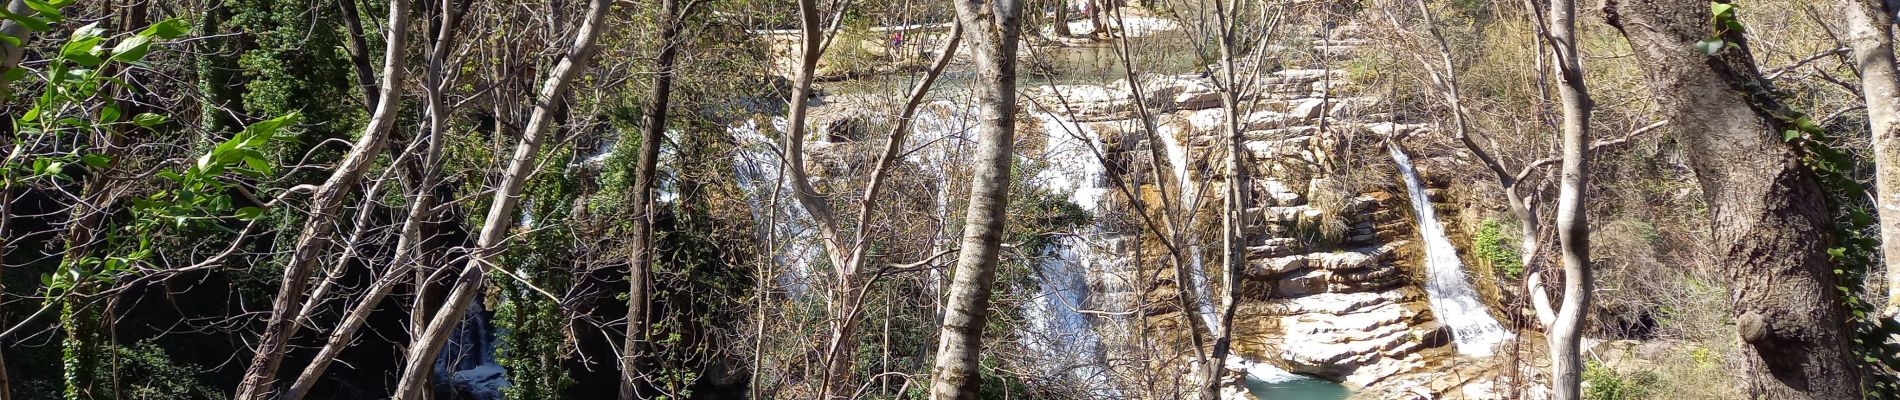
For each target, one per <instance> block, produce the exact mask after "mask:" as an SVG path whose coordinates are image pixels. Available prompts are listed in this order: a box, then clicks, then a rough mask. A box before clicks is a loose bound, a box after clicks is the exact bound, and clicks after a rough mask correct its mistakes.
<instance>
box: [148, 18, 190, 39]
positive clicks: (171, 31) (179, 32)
mask: <svg viewBox="0 0 1900 400" xmlns="http://www.w3.org/2000/svg"><path fill="white" fill-rule="evenodd" d="M190 31H191V26H189V25H185V22H184V21H180V20H178V19H177V18H170V19H166V20H164V21H158V23H156V24H152V26H149V27H146V28H145V30H143V31H139V34H140V35H145V36H156V37H158V38H160V39H177V38H180V37H184V36H185V33H186V32H190Z"/></svg>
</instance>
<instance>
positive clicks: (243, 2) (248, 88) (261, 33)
mask: <svg viewBox="0 0 1900 400" xmlns="http://www.w3.org/2000/svg"><path fill="white" fill-rule="evenodd" d="M227 4H228V7H230V8H231V13H232V14H231V20H230V23H229V28H228V30H229V31H230V32H238V33H241V34H242V35H243V36H242V38H243V39H244V40H245V41H246V42H248V44H249V45H248V46H244V48H246V49H248V50H246V51H245V52H244V53H243V54H241V55H239V56H238V60H237V66H238V68H239V69H240V70H241V71H243V74H242V76H241V77H239V78H240V79H239V80H240V82H226V85H231V86H236V85H242V87H243V88H244V92H243V100H242V101H243V107H244V109H245V110H246V111H248V112H251V113H254V114H255V115H286V114H291V113H299V114H303V115H304V116H305V119H306V120H308V121H312V122H316V123H314V124H308V125H294V126H288V127H286V128H287V129H289V131H288V132H287V133H288V134H290V135H291V136H292V137H295V138H296V142H297V143H301V144H302V145H300V146H284V147H282V148H280V149H278V150H277V151H275V152H274V154H273V157H274V158H275V159H277V160H279V161H280V163H283V164H290V163H294V162H297V161H298V160H299V159H300V158H302V157H304V156H305V153H308V152H310V150H311V149H313V148H315V147H313V146H316V145H317V144H318V143H321V142H323V141H324V140H328V139H347V138H349V137H350V134H351V133H352V131H353V128H354V127H356V126H359V125H358V124H356V121H357V120H359V119H360V118H361V115H362V114H363V110H362V103H361V102H358V101H355V100H356V99H359V98H361V97H358V96H354V95H352V92H353V91H354V89H353V88H355V87H356V85H355V84H353V83H352V82H353V81H352V80H351V78H350V76H351V73H350V68H352V67H351V66H350V63H349V59H350V58H349V55H348V54H345V52H344V50H343V48H344V44H343V34H342V32H341V28H340V25H341V23H340V22H337V21H338V18H337V16H336V13H337V12H338V10H337V7H334V6H333V4H330V3H325V2H321V1H316V0H233V1H230V2H228V3H227ZM373 11H374V10H363V12H364V13H369V15H374V14H373ZM371 42H375V41H371ZM365 50H366V51H369V52H371V53H372V54H375V53H376V51H375V49H365ZM313 99H323V101H312V100H313ZM333 151H335V150H325V152H333ZM321 155H324V154H322V153H321V152H320V153H319V154H316V156H321ZM309 173H311V174H315V173H316V171H311V172H309ZM297 179H298V180H314V179H317V178H315V176H314V175H311V176H304V177H298V178H297Z"/></svg>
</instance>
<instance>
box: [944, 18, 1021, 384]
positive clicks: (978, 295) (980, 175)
mask: <svg viewBox="0 0 1900 400" xmlns="http://www.w3.org/2000/svg"><path fill="white" fill-rule="evenodd" d="M956 7H957V24H959V25H962V26H963V32H964V34H966V35H969V40H970V44H971V51H972V52H973V53H972V54H971V55H972V56H971V58H972V59H973V60H974V61H975V63H976V69H977V76H978V78H977V81H978V82H981V84H979V85H978V86H977V90H976V92H977V103H978V108H979V110H980V115H981V116H982V121H981V122H980V123H979V124H978V125H977V129H976V139H977V150H976V158H975V160H974V161H975V164H974V165H975V168H974V171H973V172H972V174H973V176H972V177H971V181H970V205H969V208H968V209H967V210H966V214H965V216H964V221H965V225H964V228H963V239H962V244H961V245H960V246H961V248H959V249H958V255H957V265H956V269H955V270H954V272H953V273H954V274H955V275H954V278H953V281H952V283H951V285H950V300H949V307H948V310H947V311H946V312H945V313H944V320H943V329H942V330H941V331H940V333H939V334H938V342H937V362H936V369H935V374H934V377H933V382H932V383H931V398H933V399H938V400H951V399H958V400H961V399H975V398H977V395H978V394H980V393H981V390H980V389H981V385H982V383H983V381H982V379H981V378H979V374H980V371H979V368H980V366H979V365H978V362H979V360H981V358H982V353H981V352H982V346H983V326H984V325H985V322H986V321H987V320H988V318H989V311H990V294H991V291H992V288H991V285H992V284H993V283H994V282H995V280H996V262H997V257H998V255H999V252H1000V250H1001V249H1002V239H1003V238H1002V236H1003V227H1004V218H1005V216H1004V214H1005V211H1006V210H1005V209H1006V208H1007V206H1008V201H1009V199H1008V197H1009V183H1010V179H1009V173H1010V165H1011V161H1013V155H1012V154H1011V149H1012V148H1013V141H1014V137H1015V131H1016V49H1017V45H1018V44H1019V40H1018V39H1019V38H1020V36H1021V34H1022V32H1021V30H1022V2H1021V1H1020V0H994V1H987V2H986V1H981V0H959V1H957V2H956Z"/></svg>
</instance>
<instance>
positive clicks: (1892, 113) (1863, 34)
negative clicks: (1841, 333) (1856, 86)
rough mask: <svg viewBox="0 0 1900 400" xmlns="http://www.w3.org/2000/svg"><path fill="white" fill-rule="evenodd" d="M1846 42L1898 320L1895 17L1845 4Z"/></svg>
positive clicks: (1869, 5) (1877, 2)
mask: <svg viewBox="0 0 1900 400" xmlns="http://www.w3.org/2000/svg"><path fill="white" fill-rule="evenodd" d="M1847 3H1848V4H1846V5H1845V6H1846V7H1844V8H1846V11H1847V38H1846V39H1847V42H1848V45H1849V46H1850V47H1853V48H1854V64H1855V66H1856V67H1857V68H1858V69H1860V81H1861V84H1860V92H1861V96H1863V97H1864V98H1865V99H1866V101H1867V122H1868V125H1869V128H1870V130H1869V132H1872V136H1873V140H1874V182H1875V183H1874V188H1875V192H1876V193H1878V196H1877V197H1876V198H1877V200H1875V202H1874V203H1875V204H1874V206H1875V208H1877V209H1879V210H1880V250H1881V253H1882V255H1883V257H1882V260H1883V264H1884V265H1885V266H1886V269H1887V305H1886V307H1884V309H1883V310H1882V312H1881V315H1884V316H1886V317H1889V318H1892V317H1895V316H1900V283H1897V282H1900V72H1896V71H1895V67H1894V55H1893V15H1894V12H1895V10H1892V9H1889V8H1887V6H1886V4H1883V2H1882V1H1881V0H1847Z"/></svg>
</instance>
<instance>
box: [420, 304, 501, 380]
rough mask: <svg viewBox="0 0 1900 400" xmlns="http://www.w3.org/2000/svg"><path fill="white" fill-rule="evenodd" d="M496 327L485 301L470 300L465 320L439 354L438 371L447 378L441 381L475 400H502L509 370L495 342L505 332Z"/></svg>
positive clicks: (440, 376) (437, 360)
mask: <svg viewBox="0 0 1900 400" xmlns="http://www.w3.org/2000/svg"><path fill="white" fill-rule="evenodd" d="M493 327H494V324H493V323H491V322H490V321H489V318H488V310H486V309H484V307H482V302H481V301H480V300H477V301H474V302H471V303H469V305H468V313H467V314H466V316H464V317H462V323H461V324H460V326H457V327H456V328H455V332H454V333H453V335H452V336H450V337H449V342H448V344H447V346H445V348H444V349H443V351H442V353H441V354H440V355H438V356H437V357H436V360H435V372H436V374H438V377H439V378H444V379H438V380H437V381H438V382H442V384H443V385H447V386H448V387H449V388H450V389H451V390H453V391H455V392H457V393H458V394H461V395H467V396H472V397H473V398H474V399H475V400H500V399H501V391H502V389H504V388H507V387H508V386H509V383H508V370H507V369H506V368H503V367H502V366H501V363H498V362H495V345H496V344H497V343H496V341H497V340H499V338H500V337H501V335H498V334H496V332H494V331H493V330H492V329H493Z"/></svg>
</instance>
